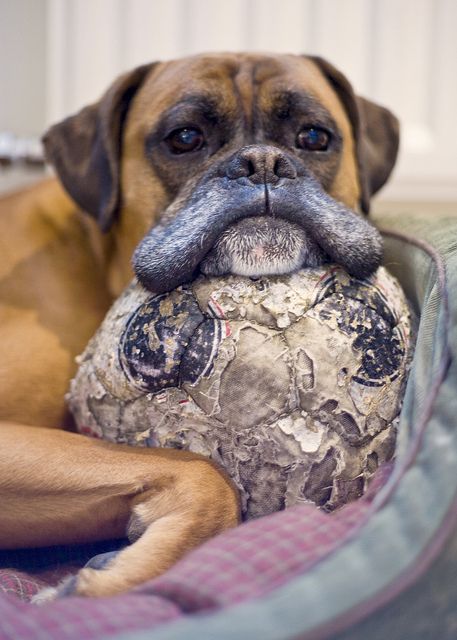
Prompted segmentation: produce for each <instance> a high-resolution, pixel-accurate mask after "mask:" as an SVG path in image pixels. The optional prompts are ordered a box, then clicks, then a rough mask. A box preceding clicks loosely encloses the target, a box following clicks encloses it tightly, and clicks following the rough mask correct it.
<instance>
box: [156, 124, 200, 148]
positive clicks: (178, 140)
mask: <svg viewBox="0 0 457 640" xmlns="http://www.w3.org/2000/svg"><path fill="white" fill-rule="evenodd" d="M165 141H166V143H167V145H168V148H169V149H170V151H171V152H172V153H176V154H179V153H189V152H190V151H199V150H200V149H201V148H202V147H203V145H204V144H205V136H204V135H203V133H202V132H201V131H200V129H197V128H193V127H185V128H184V129H176V130H175V131H172V132H171V133H170V135H169V136H168V137H167V138H166V139H165Z"/></svg>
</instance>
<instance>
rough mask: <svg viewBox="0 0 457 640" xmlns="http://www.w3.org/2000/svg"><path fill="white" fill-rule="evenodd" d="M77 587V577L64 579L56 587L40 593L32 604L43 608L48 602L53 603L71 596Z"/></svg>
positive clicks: (32, 600)
mask: <svg viewBox="0 0 457 640" xmlns="http://www.w3.org/2000/svg"><path fill="white" fill-rule="evenodd" d="M75 586H76V576H68V577H67V578H64V580H62V582H59V584H58V585H57V586H56V587H45V588H44V589H41V590H40V591H38V593H36V594H35V595H34V596H33V598H32V599H31V601H30V602H31V604H36V605H38V606H41V605H43V604H47V603H48V602H52V601H53V600H57V599H58V598H63V597H64V596H71V595H72V594H73V593H74V591H75Z"/></svg>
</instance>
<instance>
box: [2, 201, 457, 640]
mask: <svg viewBox="0 0 457 640" xmlns="http://www.w3.org/2000/svg"><path fill="white" fill-rule="evenodd" d="M377 222H378V224H379V225H380V226H381V227H382V228H383V229H385V233H384V236H385V241H386V255H385V264H386V266H387V267H388V268H389V269H390V270H391V271H392V272H393V273H394V275H396V276H397V277H398V278H399V280H400V281H401V283H402V285H403V287H404V289H405V291H406V293H407V295H408V298H409V300H410V301H411V303H412V306H413V308H414V310H415V311H416V313H417V314H418V316H419V317H420V324H419V328H418V339H417V346H416V352H415V355H414V360H413V365H412V369H411V373H410V377H409V381H408V385H407V389H406V394H405V400H404V406H403V409H402V413H401V417H400V428H399V435H398V441H397V452H396V459H395V462H394V464H393V465H390V466H389V465H388V466H384V467H382V468H381V469H380V470H379V471H378V474H377V475H376V477H375V480H374V482H373V483H372V484H371V487H370V489H369V491H368V492H367V493H366V494H365V495H364V496H363V497H362V498H360V499H359V500H357V501H356V502H353V503H351V504H348V505H346V506H345V507H343V508H342V509H340V510H338V511H336V512H334V513H332V514H327V513H323V512H320V511H318V510H316V509H315V508H314V507H311V506H309V505H303V506H297V507H293V508H291V509H288V510H286V511H282V512H279V513H274V514H271V515H269V516H267V517H265V518H261V519H258V520H254V521H251V522H248V523H245V524H243V525H242V526H240V527H238V528H237V529H234V530H231V531H228V532H226V533H224V534H222V535H221V536H219V537H217V538H215V539H213V540H211V541H209V542H208V543H206V544H204V545H203V546H201V547H200V548H198V549H196V550H195V551H193V552H191V553H190V554H188V555H187V556H186V557H185V558H183V559H182V560H181V561H180V562H179V563H178V564H176V565H175V566H174V567H173V568H172V569H171V570H170V571H168V572H167V573H166V574H164V575H163V576H161V577H160V578H157V579H155V580H152V581H150V582H148V583H146V584H144V585H142V586H141V587H139V588H137V589H135V590H133V591H132V592H130V593H129V594H126V595H122V596H117V597H114V598H106V599H92V600H81V599H79V598H73V597H72V598H66V599H62V600H59V601H57V602H54V603H51V604H48V605H45V606H43V607H41V608H40V607H35V606H33V605H31V604H29V603H28V602H27V600H29V599H30V596H31V595H33V593H34V592H36V591H37V590H38V589H39V588H40V587H41V586H44V585H45V584H52V583H55V581H56V580H57V579H58V578H59V577H62V576H63V575H65V574H67V573H70V572H72V571H74V570H75V568H76V567H77V566H81V564H83V563H84V561H85V560H86V559H87V558H89V557H90V556H92V555H94V553H99V552H100V551H109V550H111V549H113V548H114V546H115V543H109V545H108V546H101V545H95V546H94V545H92V546H87V547H84V548H77V549H75V548H72V549H66V548H58V549H47V550H35V551H33V552H32V551H30V550H29V551H20V552H8V553H6V552H2V553H0V567H3V568H2V569H0V591H3V592H4V593H3V595H1V596H0V638H5V639H8V640H13V639H14V640H22V639H24V640H26V639H27V640H29V639H31V638H46V639H48V638H56V639H57V638H58V639H59V640H67V639H68V640H70V639H74V640H76V639H77V640H82V639H87V640H89V639H92V638H98V639H100V638H118V639H119V640H120V639H121V638H122V639H123V640H127V639H128V640H142V639H143V638H144V639H146V638H148V639H152V638H153V639H157V640H158V639H164V640H165V639H169V640H171V639H181V638H182V639H186V640H187V639H189V638H198V639H204V638H208V639H209V638H218V639H219V638H221V639H225V640H229V639H232V638H259V639H260V638H261V639H262V640H268V639H286V638H306V639H314V638H335V639H336V638H338V639H339V640H343V639H344V640H349V639H351V640H358V639H359V638H360V639H362V638H367V637H370V638H371V640H378V639H379V640H380V639H381V638H382V639H383V640H384V638H386V637H389V638H390V639H392V640H396V639H398V640H400V639H404V638H421V639H422V638H423V639H425V638H441V639H447V638H449V639H450V638H455V637H456V635H457V622H456V617H455V610H456V606H457V589H456V588H455V575H456V573H457V473H456V469H457V367H456V362H455V359H454V358H453V355H454V352H455V349H456V347H457V322H456V320H457V216H456V217H455V218H452V217H447V218H446V217H438V216H434V215H433V214H432V213H430V214H429V215H428V216H426V215H414V216H412V215H406V214H404V215H400V214H398V215H395V216H390V215H388V216H386V215H384V216H382V217H379V218H378V219H377ZM119 544H122V542H121V543H119ZM18 596H19V597H18Z"/></svg>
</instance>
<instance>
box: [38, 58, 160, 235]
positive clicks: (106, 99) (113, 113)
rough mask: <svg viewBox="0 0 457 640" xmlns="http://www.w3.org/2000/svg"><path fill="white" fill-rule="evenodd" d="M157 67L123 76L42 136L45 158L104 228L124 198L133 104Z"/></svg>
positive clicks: (71, 193) (83, 207)
mask: <svg viewBox="0 0 457 640" xmlns="http://www.w3.org/2000/svg"><path fill="white" fill-rule="evenodd" d="M153 66H154V65H153V64H149V65H143V66H141V67H138V68H136V69H134V70H133V71H130V72H128V73H125V74H124V75H122V76H120V77H119V78H118V79H117V80H116V81H115V82H114V84H112V85H111V87H110V88H109V89H108V91H107V92H106V93H105V94H104V95H103V97H102V98H101V100H100V101H99V102H97V103H95V104H93V105H90V106H88V107H86V108H85V109H82V110H81V111H80V112H79V113H77V114H76V115H74V116H70V117H69V118H66V119H65V120H63V122H60V123H58V124H56V125H54V126H53V127H51V128H50V129H49V130H48V131H47V133H46V134H45V135H44V137H43V144H44V148H45V153H46V159H47V160H48V161H49V162H50V163H52V164H53V165H54V168H55V170H56V172H57V175H58V176H59V178H60V180H61V182H62V184H63V185H64V187H65V189H66V190H67V191H68V193H69V194H70V196H71V197H72V198H73V199H74V200H75V201H76V203H77V204H78V205H79V206H80V207H81V208H82V209H84V211H87V212H88V213H90V214H91V215H93V216H94V217H95V218H96V219H97V221H98V223H99V225H100V227H101V228H102V230H103V231H106V230H107V229H108V228H109V227H110V225H111V223H112V221H113V219H114V217H115V215H116V212H117V210H118V207H119V203H120V186H119V178H120V175H119V174H120V156H121V146H122V130H123V125H124V122H125V118H126V115H127V111H128V108H129V104H130V101H131V100H132V98H133V96H134V95H135V92H136V91H137V89H138V88H139V86H140V85H141V83H142V82H143V80H144V78H145V77H146V76H147V74H148V73H149V71H150V70H151V69H152V67H153Z"/></svg>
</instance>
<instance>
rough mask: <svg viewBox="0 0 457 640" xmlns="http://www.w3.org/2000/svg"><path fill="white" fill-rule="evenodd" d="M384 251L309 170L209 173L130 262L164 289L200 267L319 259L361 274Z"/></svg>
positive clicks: (214, 271)
mask: <svg viewBox="0 0 457 640" xmlns="http://www.w3.org/2000/svg"><path fill="white" fill-rule="evenodd" d="M382 253H383V246H382V238H381V236H380V234H379V232H378V231H377V230H376V229H375V227H373V226H372V225H371V224H370V223H369V222H367V221H366V220H365V219H364V218H362V217H361V216H360V215H359V214H358V213H356V212H355V211H352V210H351V209H349V208H348V207H346V206H345V205H344V204H342V203H341V202H338V201H336V200H334V199H333V198H332V197H331V196H330V195H329V194H328V193H326V192H325V191H324V190H323V188H322V186H321V185H320V184H319V183H318V182H317V180H316V179H314V178H313V177H312V176H309V175H306V176H300V177H297V178H295V179H283V180H280V181H278V182H277V184H275V185H269V187H268V188H266V185H265V184H253V183H252V182H251V181H250V180H249V179H247V178H243V177H242V178H239V179H232V178H228V177H224V176H222V177H221V176H220V175H213V176H209V178H206V179H202V180H201V182H200V183H199V184H198V185H197V186H196V187H195V188H194V189H193V191H192V192H191V193H190V194H189V195H188V196H186V197H184V196H182V197H181V198H179V199H177V200H175V201H174V202H173V203H172V204H171V205H170V207H169V208H168V209H167V210H166V211H165V212H164V215H163V222H162V223H161V224H159V225H157V226H156V227H154V228H153V229H152V230H151V231H150V232H149V233H148V234H147V235H146V236H145V237H144V238H143V240H142V241H141V242H140V243H139V245H138V247H137V248H136V250H135V253H134V255H133V267H134V271H135V273H136V275H137V277H138V280H139V281H140V282H141V283H142V284H143V286H145V287H146V288H147V289H149V290H150V291H152V292H154V293H164V292H166V291H171V290H172V289H174V288H175V287H177V286H179V285H181V284H184V283H186V282H189V281H191V280H193V279H194V278H195V277H196V276H197V275H198V274H199V273H200V272H203V273H205V274H207V275H223V274H226V273H234V274H237V275H244V276H251V277H252V276H260V275H272V274H282V273H290V272H292V271H294V270H297V269H299V268H301V267H306V266H310V267H311V266H318V265H320V264H323V263H324V262H335V263H337V264H340V265H341V266H342V267H343V268H345V269H346V271H347V272H348V273H349V274H350V275H352V276H354V277H358V278H364V277H367V276H369V275H370V274H371V273H373V272H374V271H375V270H376V269H377V267H378V266H379V264H380V262H381V259H382Z"/></svg>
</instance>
